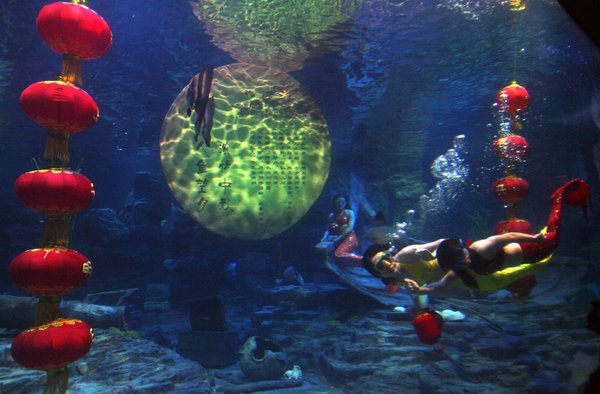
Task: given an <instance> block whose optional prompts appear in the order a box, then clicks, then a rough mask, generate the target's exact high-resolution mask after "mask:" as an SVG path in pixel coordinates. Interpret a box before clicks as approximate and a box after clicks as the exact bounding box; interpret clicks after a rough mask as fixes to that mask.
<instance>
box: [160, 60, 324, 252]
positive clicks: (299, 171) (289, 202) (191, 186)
mask: <svg viewBox="0 0 600 394" xmlns="http://www.w3.org/2000/svg"><path fill="white" fill-rule="evenodd" d="M190 86H193V84H192V85H188V86H186V87H185V88H184V89H183V90H182V91H181V93H180V94H179V95H178V96H177V98H176V99H175V101H174V102H173V104H172V105H171V108H170V109H169V112H168V113H167V116H166V117H165V120H164V123H163V128H162V132H161V137H160V155H161V162H162V167H163V172H164V174H165V177H166V179H167V182H168V184H169V187H170V188H171V191H172V192H173V194H174V195H175V199H176V200H177V201H178V202H179V204H180V205H181V206H182V207H183V208H184V209H185V210H186V211H187V212H188V213H189V214H190V215H191V216H193V217H194V218H195V219H196V220H197V221H198V222H199V223H200V224H202V225H203V226H204V227H206V228H208V229H209V230H211V231H213V232H215V233H218V234H221V235H224V236H228V237H233V238H239V239H251V240H260V239H267V238H271V237H273V236H275V235H277V234H279V233H281V232H282V231H284V230H285V229H287V228H289V227H290V226H292V225H293V224H294V223H296V222H297V221H298V220H300V218H301V217H302V216H303V215H304V214H305V213H306V212H307V211H308V209H309V208H310V207H311V206H312V204H313V203H314V201H315V200H316V199H317V197H318V196H319V195H320V194H321V191H322V189H323V185H324V184H325V181H326V180H327V176H328V175H329V166H330V163H331V139H330V136H329V130H328V127H327V123H326V121H325V118H324V117H323V115H322V113H321V111H320V110H319V108H318V107H317V105H316V103H315V101H314V100H313V99H312V98H311V97H310V96H309V95H308V93H307V92H306V91H305V90H304V88H303V87H302V86H301V85H300V84H299V83H298V81H296V80H295V79H293V78H292V77H291V76H289V75H288V74H286V73H284V72H281V71H279V70H274V69H270V68H265V67H260V66H254V65H248V64H242V63H236V64H232V65H227V66H223V67H219V68H216V69H215V70H214V75H213V79H212V88H211V90H210V96H211V97H212V100H213V102H214V116H213V119H212V121H213V124H212V129H211V131H210V138H208V141H209V145H210V146H207V143H206V141H207V139H205V138H203V136H204V134H203V135H199V132H198V125H197V117H196V116H194V113H193V112H192V114H191V116H190V115H188V114H189V113H190V111H189V109H190V107H189V99H188V97H189V95H188V90H189V89H190ZM192 89H193V87H192Z"/></svg>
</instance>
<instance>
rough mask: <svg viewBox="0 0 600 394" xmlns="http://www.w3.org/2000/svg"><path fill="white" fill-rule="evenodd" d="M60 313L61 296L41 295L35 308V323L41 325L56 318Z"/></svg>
mask: <svg viewBox="0 0 600 394" xmlns="http://www.w3.org/2000/svg"><path fill="white" fill-rule="evenodd" d="M59 314H60V297H59V296H42V297H40V299H39V301H38V304H37V306H36V310H35V325H36V326H41V325H44V324H47V323H50V322H51V321H53V320H56V319H57V318H58V317H59Z"/></svg>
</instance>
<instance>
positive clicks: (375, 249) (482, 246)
mask: <svg viewBox="0 0 600 394" xmlns="http://www.w3.org/2000/svg"><path fill="white" fill-rule="evenodd" d="M588 198H589V186H588V185H587V184H586V183H585V182H584V181H583V180H582V179H573V180H571V181H569V182H568V183H567V184H565V185H564V186H563V187H561V188H559V189H558V190H556V192H554V194H553V195H552V197H551V200H552V209H551V211H550V217H549V218H548V222H547V226H546V228H545V229H544V230H542V232H540V233H538V234H535V235H531V234H523V233H506V234H501V235H494V236H491V237H489V238H485V239H482V240H478V241H475V242H473V243H471V244H469V245H468V246H467V245H463V244H462V243H461V242H460V241H458V240H455V239H440V240H437V241H435V242H431V243H429V244H424V245H411V246H407V247H406V248H403V249H402V250H401V251H400V252H398V253H396V254H395V255H392V254H391V253H389V252H386V251H385V250H383V249H382V248H384V247H382V246H379V245H372V246H371V247H369V248H368V249H367V250H366V251H365V254H364V255H363V259H362V263H363V266H364V267H365V269H367V271H369V272H370V273H371V274H373V275H374V276H376V277H378V278H381V280H382V281H383V282H384V284H386V286H387V289H388V291H389V292H393V291H396V290H397V289H398V287H399V286H400V285H402V284H406V286H407V288H408V290H409V291H410V292H412V293H415V294H426V293H431V292H433V291H436V290H439V289H441V288H444V287H446V286H448V285H449V284H450V283H453V281H454V279H456V278H457V277H458V278H461V280H462V283H457V282H454V283H453V284H455V285H457V286H458V287H466V288H471V289H477V290H483V291H497V290H500V289H502V288H504V287H506V286H507V285H508V284H510V283H512V282H514V281H515V280H517V279H519V278H522V277H524V276H526V275H530V274H533V273H536V272H538V271H541V270H542V269H543V268H545V266H546V264H548V263H549V261H550V260H551V258H552V253H553V251H554V249H555V248H556V246H557V245H558V238H559V231H560V221H561V214H562V206H563V203H567V204H569V205H580V206H582V207H583V208H584V213H585V212H586V211H585V209H586V207H587V205H586V204H587V200H588ZM434 254H435V257H434ZM436 258H437V259H436ZM440 272H446V274H445V275H444V276H443V277H442V278H441V279H440V280H438V281H436V282H433V283H430V284H427V285H423V286H420V285H419V283H425V282H429V281H430V280H431V279H433V278H435V277H436V276H438V275H439V273H440Z"/></svg>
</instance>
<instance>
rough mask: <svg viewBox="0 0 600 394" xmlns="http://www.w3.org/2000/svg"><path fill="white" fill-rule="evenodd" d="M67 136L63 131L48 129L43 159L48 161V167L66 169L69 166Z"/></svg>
mask: <svg viewBox="0 0 600 394" xmlns="http://www.w3.org/2000/svg"><path fill="white" fill-rule="evenodd" d="M69 136H70V134H69V133H67V132H65V131H61V130H55V129H48V135H47V137H46V145H45V147H44V159H47V160H49V164H48V167H50V168H66V167H67V166H68V165H69V161H70V159H71V157H70V154H69Z"/></svg>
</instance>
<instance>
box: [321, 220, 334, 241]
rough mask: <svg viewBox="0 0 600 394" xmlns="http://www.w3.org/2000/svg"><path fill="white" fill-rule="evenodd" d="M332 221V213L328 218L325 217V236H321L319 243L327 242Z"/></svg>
mask: <svg viewBox="0 0 600 394" xmlns="http://www.w3.org/2000/svg"><path fill="white" fill-rule="evenodd" d="M332 221H333V213H330V214H329V216H328V217H327V228H326V229H325V234H323V237H322V238H321V242H324V241H328V238H329V225H330V224H331V222H332Z"/></svg>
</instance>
